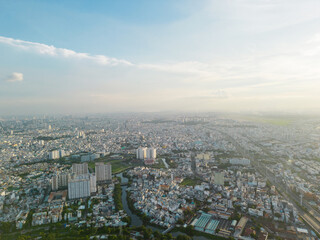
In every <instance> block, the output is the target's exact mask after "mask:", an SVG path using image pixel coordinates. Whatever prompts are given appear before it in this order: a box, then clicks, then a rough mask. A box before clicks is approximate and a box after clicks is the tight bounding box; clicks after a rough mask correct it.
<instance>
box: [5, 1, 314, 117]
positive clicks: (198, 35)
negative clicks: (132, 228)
mask: <svg viewBox="0 0 320 240" xmlns="http://www.w3.org/2000/svg"><path fill="white" fill-rule="evenodd" d="M319 9H320V2H319V1H317V0H307V1H299V0H280V1H278V0H260V1H254V0H233V1H231V0H226V1H218V0H210V1H205V0H193V1H191V0H189V1H188V0H168V1H164V0H161V1H160V0H155V1H138V0H137V1H132V0H130V1H129V0H128V1H124V0H119V1H111V0H110V1H29V0H28V1H18V0H17V1H8V0H6V1H4V0H0V53H1V55H0V114H19V113H20V114H25V113H32V114H33V113H89V112H115V111H121V112H123V111H137V112H142V111H151V112H152V111H291V112H305V111H312V112H318V111H319V110H320V107H319V104H317V103H318V102H319V100H320V97H319V95H320V94H319V91H320V79H319V77H320V68H319V66H318V65H319V64H318V62H319V60H320V57H319V56H320V30H319V29H320V10H319Z"/></svg>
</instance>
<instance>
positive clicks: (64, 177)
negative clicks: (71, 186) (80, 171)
mask: <svg viewBox="0 0 320 240" xmlns="http://www.w3.org/2000/svg"><path fill="white" fill-rule="evenodd" d="M68 178H69V174H67V173H61V174H59V188H60V187H68Z"/></svg>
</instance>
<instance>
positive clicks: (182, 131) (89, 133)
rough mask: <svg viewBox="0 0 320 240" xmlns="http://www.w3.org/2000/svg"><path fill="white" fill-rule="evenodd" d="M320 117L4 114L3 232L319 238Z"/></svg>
mask: <svg viewBox="0 0 320 240" xmlns="http://www.w3.org/2000/svg"><path fill="white" fill-rule="evenodd" d="M319 180H320V118H319V117H315V116H309V117H302V116H296V115H294V116H287V115H283V116H282V115H281V116H271V115H270V116H269V115H266V116H265V115H240V114H233V115H231V114H213V113H210V114H209V113H208V114H180V115H178V114H151V113H150V114H113V115H90V116H37V117H7V118H2V119H0V239H1V240H3V239H20V240H24V239H178V240H179V239H181V240H183V239H197V240H205V239H247V240H250V239H260V240H262V239H263V240H265V239H319V236H320V185H319Z"/></svg>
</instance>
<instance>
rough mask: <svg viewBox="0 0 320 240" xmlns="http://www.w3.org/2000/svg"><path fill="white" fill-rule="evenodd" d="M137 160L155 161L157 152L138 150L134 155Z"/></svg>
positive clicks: (145, 149)
mask: <svg viewBox="0 0 320 240" xmlns="http://www.w3.org/2000/svg"><path fill="white" fill-rule="evenodd" d="M136 157H137V159H141V160H145V159H148V160H149V159H152V160H155V159H156V158H157V150H156V149H155V148H145V147H144V148H138V149H137V153H136Z"/></svg>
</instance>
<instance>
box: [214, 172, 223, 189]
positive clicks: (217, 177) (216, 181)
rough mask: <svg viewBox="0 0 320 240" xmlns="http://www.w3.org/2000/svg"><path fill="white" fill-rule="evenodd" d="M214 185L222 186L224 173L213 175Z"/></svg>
mask: <svg viewBox="0 0 320 240" xmlns="http://www.w3.org/2000/svg"><path fill="white" fill-rule="evenodd" d="M214 184H216V185H222V186H224V172H215V173H214Z"/></svg>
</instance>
